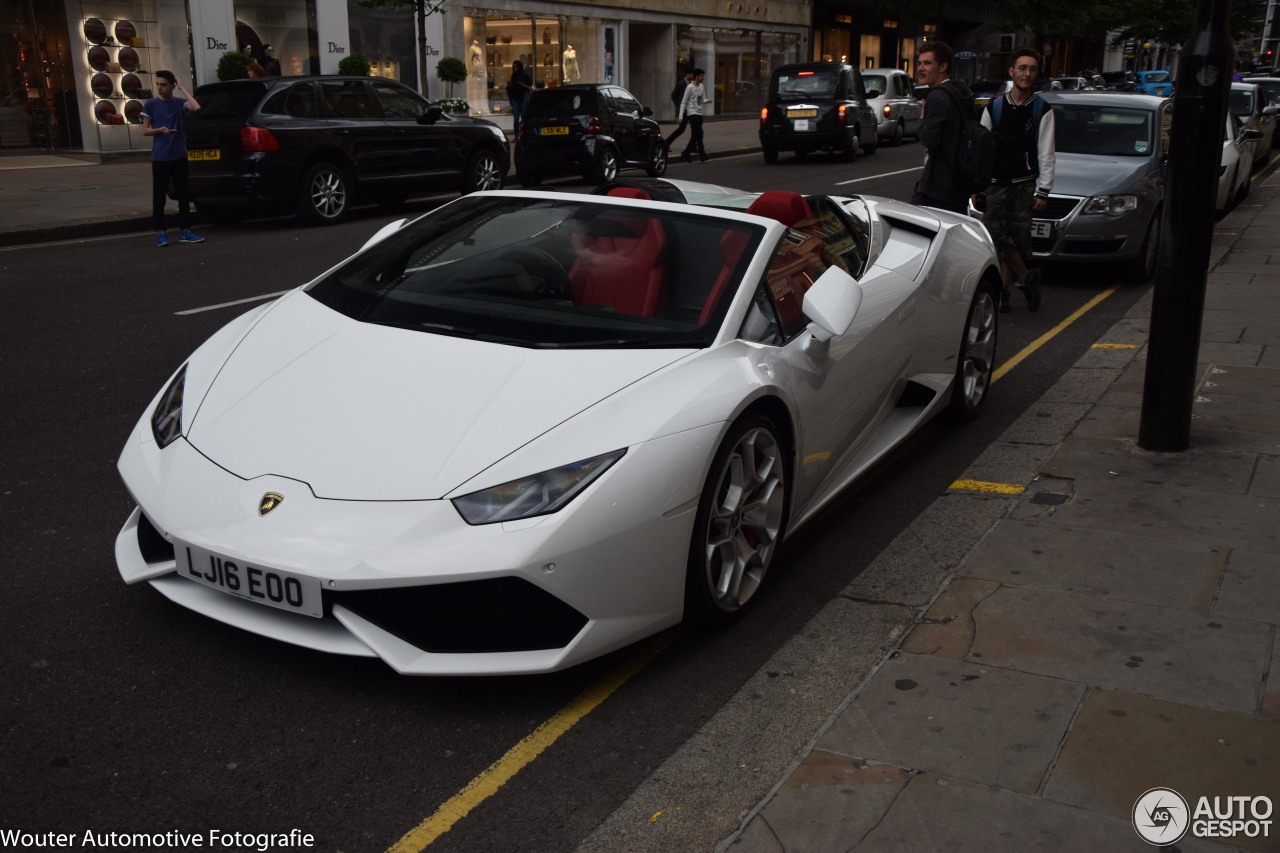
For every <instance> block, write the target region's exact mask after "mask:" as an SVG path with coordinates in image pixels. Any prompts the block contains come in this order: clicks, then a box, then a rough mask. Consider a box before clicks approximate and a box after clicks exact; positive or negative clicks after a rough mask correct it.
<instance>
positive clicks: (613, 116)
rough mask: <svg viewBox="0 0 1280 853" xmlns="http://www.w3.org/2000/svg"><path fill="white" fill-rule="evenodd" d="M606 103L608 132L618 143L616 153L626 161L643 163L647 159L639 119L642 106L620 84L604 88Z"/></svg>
mask: <svg viewBox="0 0 1280 853" xmlns="http://www.w3.org/2000/svg"><path fill="white" fill-rule="evenodd" d="M604 92H605V102H606V103H607V104H608V107H607V109H608V112H609V124H610V125H611V128H612V129H611V130H610V133H611V134H612V135H613V138H614V139H615V140H616V141H617V143H618V153H619V156H621V157H622V159H623V160H624V161H626V162H627V163H632V164H634V163H643V162H645V160H646V159H647V158H646V156H645V151H644V142H645V141H644V139H643V138H642V137H641V136H640V129H639V125H638V123H639V121H640V118H641V116H640V113H641V112H642V108H641V106H640V102H639V101H637V100H636V99H635V96H633V95H632V94H631V93H630V92H628V91H627V90H626V89H623V88H622V87H620V86H606V87H605V88H604Z"/></svg>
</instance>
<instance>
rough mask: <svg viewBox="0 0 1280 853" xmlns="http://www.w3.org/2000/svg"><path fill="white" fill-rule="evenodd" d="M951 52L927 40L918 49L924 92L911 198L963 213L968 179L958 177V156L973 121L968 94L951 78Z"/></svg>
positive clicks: (970, 94)
mask: <svg viewBox="0 0 1280 853" xmlns="http://www.w3.org/2000/svg"><path fill="white" fill-rule="evenodd" d="M953 56H954V54H953V52H952V50H951V48H950V47H949V46H948V45H946V44H944V43H943V42H940V41H930V42H928V43H927V44H926V45H925V46H924V47H923V48H921V50H920V56H919V58H918V60H917V65H916V77H917V79H918V80H919V82H920V84H921V85H923V86H928V87H929V94H928V95H926V96H925V101H924V121H923V122H921V123H920V143H921V144H922V145H924V149H925V158H924V174H923V175H921V176H920V180H919V182H918V183H917V184H916V188H915V193H914V194H912V196H911V203H912V204H924V205H928V206H930V207H940V208H942V209H943V210H951V211H954V212H956V213H966V212H967V210H968V201H969V195H970V194H971V193H972V192H974V187H972V186H971V185H970V184H971V180H970V179H967V178H966V176H965V175H963V174H961V169H960V161H961V151H962V147H963V146H964V144H965V123H966V121H967V120H971V119H973V117H974V105H973V93H972V92H970V91H969V87H968V86H967V85H966V84H965V83H964V81H962V80H952V79H951V61H952V57H953Z"/></svg>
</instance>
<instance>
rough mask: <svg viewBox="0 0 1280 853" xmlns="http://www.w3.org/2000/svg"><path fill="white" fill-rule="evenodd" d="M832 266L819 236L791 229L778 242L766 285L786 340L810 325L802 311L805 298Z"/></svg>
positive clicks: (766, 274)
mask: <svg viewBox="0 0 1280 853" xmlns="http://www.w3.org/2000/svg"><path fill="white" fill-rule="evenodd" d="M829 266H830V263H829V262H828V260H827V253H826V246H825V245H824V243H823V241H822V238H821V237H820V236H817V235H814V234H810V233H807V232H805V231H801V230H799V229H796V228H788V229H787V230H786V232H785V233H784V234H783V235H782V239H781V240H780V241H778V248H777V249H776V250H775V251H774V253H773V258H772V260H770V262H769V268H768V270H767V271H766V272H765V284H767V285H768V287H769V293H770V295H771V296H772V297H773V302H774V305H776V306H777V309H778V317H779V319H780V320H781V322H782V334H783V337H784V338H786V339H787V340H790V339H791V338H793V337H795V336H796V335H798V334H799V333H800V332H802V331H804V328H805V326H807V325H808V324H809V318H808V317H806V316H805V315H804V310H803V304H804V295H805V294H806V293H807V292H808V291H809V288H810V287H812V286H813V283H814V282H815V281H817V280H818V277H819V276H820V275H822V274H823V273H824V272H826V271H827V268H828V267H829Z"/></svg>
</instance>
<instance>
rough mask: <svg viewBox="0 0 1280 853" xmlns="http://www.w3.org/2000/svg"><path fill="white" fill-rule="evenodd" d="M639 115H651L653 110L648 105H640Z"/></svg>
mask: <svg viewBox="0 0 1280 853" xmlns="http://www.w3.org/2000/svg"><path fill="white" fill-rule="evenodd" d="M640 115H641V116H651V115H653V110H652V109H651V108H650V107H641V108H640Z"/></svg>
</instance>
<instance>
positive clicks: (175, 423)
mask: <svg viewBox="0 0 1280 853" xmlns="http://www.w3.org/2000/svg"><path fill="white" fill-rule="evenodd" d="M186 384H187V366H186V365H185V364H184V365H182V369H181V370H179V371H178V375H177V376H175V377H173V381H172V382H170V383H169V387H168V388H166V389H164V393H163V394H161V395H160V402H159V403H157V404H156V410H155V411H154V412H152V413H151V434H152V435H154V436H155V437H156V444H158V445H160V447H162V448H164V447H168V446H169V445H170V444H172V443H173V441H174V439H176V438H177V437H178V436H180V435H182V392H183V389H184V388H185V387H186Z"/></svg>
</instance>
